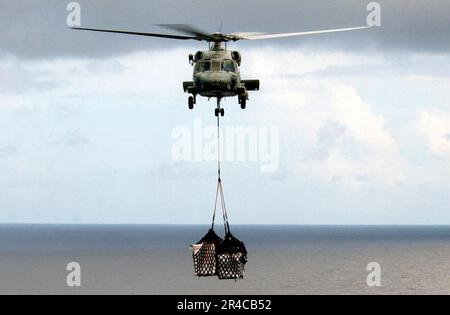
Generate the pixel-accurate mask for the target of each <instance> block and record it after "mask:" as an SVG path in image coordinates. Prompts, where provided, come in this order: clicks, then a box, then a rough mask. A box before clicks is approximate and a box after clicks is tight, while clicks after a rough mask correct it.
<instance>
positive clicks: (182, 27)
mask: <svg viewBox="0 0 450 315" xmlns="http://www.w3.org/2000/svg"><path fill="white" fill-rule="evenodd" d="M156 26H159V27H163V28H167V29H170V30H173V31H178V32H180V33H184V34H186V35H191V36H195V37H196V38H197V39H198V40H207V41H208V40H214V39H215V37H214V36H212V35H211V34H208V33H206V32H204V31H202V30H200V29H198V28H196V27H195V26H192V25H189V24H157V25H156Z"/></svg>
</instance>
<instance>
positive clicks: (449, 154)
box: [419, 108, 450, 158]
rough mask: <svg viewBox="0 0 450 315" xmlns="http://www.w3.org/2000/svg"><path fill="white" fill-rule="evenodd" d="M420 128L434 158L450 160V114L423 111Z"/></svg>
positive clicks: (433, 110)
mask: <svg viewBox="0 0 450 315" xmlns="http://www.w3.org/2000/svg"><path fill="white" fill-rule="evenodd" d="M419 128H420V130H421V132H422V133H423V134H424V135H425V136H426V139H427V145H428V149H429V151H430V153H431V154H432V155H433V156H434V157H438V158H450V112H445V111H442V110H439V109H433V108H431V109H427V110H424V111H422V112H421V113H420V115H419Z"/></svg>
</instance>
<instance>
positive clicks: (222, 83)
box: [197, 72, 233, 91]
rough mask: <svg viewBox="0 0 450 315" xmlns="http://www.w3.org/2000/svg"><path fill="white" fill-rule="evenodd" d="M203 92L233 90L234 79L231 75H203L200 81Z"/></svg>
mask: <svg viewBox="0 0 450 315" xmlns="http://www.w3.org/2000/svg"><path fill="white" fill-rule="evenodd" d="M197 81H198V83H199V84H200V87H201V89H202V90H220V91H224V90H231V89H232V88H233V78H232V75H231V74H229V73H214V72H212V73H203V74H202V75H201V76H200V77H199V78H198V79H197Z"/></svg>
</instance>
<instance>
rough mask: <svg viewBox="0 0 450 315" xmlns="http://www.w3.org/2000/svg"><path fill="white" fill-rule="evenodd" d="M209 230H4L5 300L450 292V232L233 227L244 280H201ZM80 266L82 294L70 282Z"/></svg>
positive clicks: (1, 284) (0, 262)
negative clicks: (373, 274) (373, 281)
mask: <svg viewBox="0 0 450 315" xmlns="http://www.w3.org/2000/svg"><path fill="white" fill-rule="evenodd" d="M207 230H208V227H206V226H87V225H86V226H83V225H81V226H80V225H78V226H71V225H61V226H58V225H0V294H220V295H232V294H450V227H398V226H390V227H383V226H373V227H364V226H352V227H350V226H348V227H345V226H340V227H335V226H235V227H234V228H233V233H234V234H235V236H237V237H238V238H239V239H241V240H243V241H244V242H245V244H246V246H247V249H248V251H249V257H248V258H249V263H248V265H247V270H246V277H245V279H244V280H241V281H237V282H235V281H219V280H217V279H216V278H202V279H198V278H196V277H195V276H194V274H193V263H192V256H191V252H190V250H189V248H188V246H189V244H190V243H193V242H196V241H198V240H199V239H200V238H201V237H202V236H203V235H204V234H205V233H206V232H207ZM218 232H219V233H220V232H222V231H221V230H220V229H219V230H218ZM72 261H75V262H78V263H80V265H81V268H82V270H81V271H82V272H81V276H82V287H81V288H69V287H67V285H66V276H67V274H68V272H67V271H66V266H67V264H68V263H69V262H72ZM370 262H377V263H379V264H380V265H381V270H382V272H381V287H376V288H370V287H368V286H367V284H366V278H367V275H368V272H367V270H366V267H367V264H368V263H370Z"/></svg>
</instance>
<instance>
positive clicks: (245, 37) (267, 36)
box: [238, 26, 371, 40]
mask: <svg viewBox="0 0 450 315" xmlns="http://www.w3.org/2000/svg"><path fill="white" fill-rule="evenodd" d="M368 28H371V27H370V26H359V27H349V28H338V29H332V30H323V31H308V32H298V33H281V34H256V35H243V36H239V34H238V36H239V37H238V39H241V40H260V39H274V38H285V37H293V36H306V35H316V34H326V33H337V32H347V31H355V30H362V29H368Z"/></svg>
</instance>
